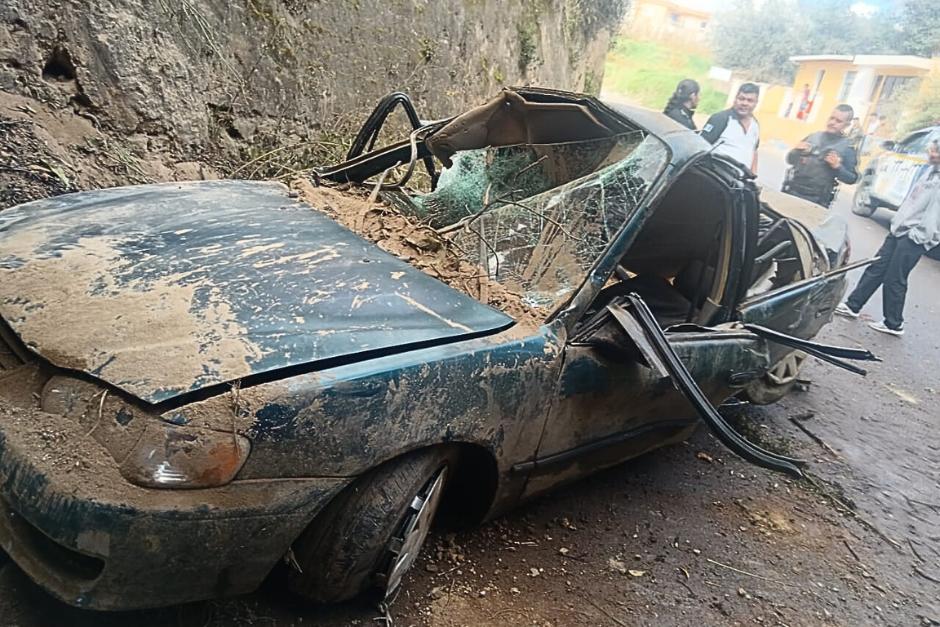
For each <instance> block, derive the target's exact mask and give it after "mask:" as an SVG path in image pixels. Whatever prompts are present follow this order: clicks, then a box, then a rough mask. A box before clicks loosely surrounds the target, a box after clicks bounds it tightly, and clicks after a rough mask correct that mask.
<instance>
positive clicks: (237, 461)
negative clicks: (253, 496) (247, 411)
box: [121, 421, 251, 489]
mask: <svg viewBox="0 0 940 627" xmlns="http://www.w3.org/2000/svg"><path fill="white" fill-rule="evenodd" d="M250 450H251V442H250V441H249V440H248V438H246V437H243V436H241V435H238V434H236V433H224V432H221V431H212V430H209V429H199V428H194V427H178V426H175V425H171V424H166V423H162V422H158V421H152V422H150V423H149V424H148V425H147V427H146V429H145V430H144V433H143V435H142V436H141V438H140V440H138V442H137V444H136V446H135V447H134V449H133V450H132V451H131V453H130V454H129V455H128V456H127V458H126V459H125V460H124V462H123V463H122V464H121V474H122V475H123V476H124V478H125V479H127V480H128V481H130V482H131V483H135V484H137V485H139V486H143V487H146V488H176V489H187V488H188V489H192V488H212V487H217V486H222V485H225V484H227V483H229V482H230V481H231V480H232V479H234V478H235V475H237V474H238V471H239V470H241V467H242V466H243V465H244V463H245V460H247V459H248V453H249V452H250Z"/></svg>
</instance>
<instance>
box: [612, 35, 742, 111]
mask: <svg viewBox="0 0 940 627" xmlns="http://www.w3.org/2000/svg"><path fill="white" fill-rule="evenodd" d="M712 65H713V63H712V60H711V59H710V58H709V57H708V56H706V55H703V54H701V53H693V52H689V51H687V50H675V49H671V48H669V47H668V46H667V45H665V44H662V43H659V42H653V41H637V40H632V39H627V38H625V37H621V38H620V39H619V40H617V42H616V43H615V44H614V47H613V49H612V50H611V51H610V53H609V54H608V55H607V62H606V64H605V67H604V89H605V91H611V92H616V93H618V94H620V95H622V96H623V97H624V98H625V99H627V100H629V101H631V102H635V103H636V104H639V105H641V106H644V107H649V108H651V109H662V108H663V106H664V105H665V104H666V101H667V100H669V96H671V95H672V92H673V90H674V89H675V88H676V83H678V82H679V81H680V80H682V79H684V78H693V79H695V80H697V81H698V82H699V84H701V85H702V100H701V102H700V103H699V107H698V111H699V112H700V113H705V114H711V113H714V112H716V111H719V110H721V109H723V108H724V106H725V101H726V99H727V94H726V93H724V92H720V91H718V90H716V89H714V88H712V87H710V86H709V85H708V84H707V83H708V78H707V77H708V70H709V68H710V67H711V66H712Z"/></svg>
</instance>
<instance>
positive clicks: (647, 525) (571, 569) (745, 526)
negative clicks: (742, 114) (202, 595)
mask: <svg viewBox="0 0 940 627" xmlns="http://www.w3.org/2000/svg"><path fill="white" fill-rule="evenodd" d="M780 160H781V157H780V154H779V153H774V152H772V151H769V150H768V151H767V152H766V154H765V155H763V156H762V160H761V163H762V164H763V165H762V168H763V171H762V178H763V179H764V180H765V183H766V184H768V185H778V184H779V177H780V176H781V175H782V168H781V167H780V166H779V163H780ZM850 196H851V190H847V191H843V193H842V196H841V197H840V198H839V200H838V202H837V206H836V208H835V211H836V212H838V213H839V214H843V215H845V216H847V219H848V221H849V224H850V227H851V231H852V236H853V251H854V253H853V257H854V258H855V259H859V258H862V257H863V256H865V255H870V254H872V253H873V252H874V251H875V250H876V249H877V247H878V245H879V244H880V242H881V240H882V239H883V237H884V234H885V226H886V224H887V221H888V220H889V219H890V214H889V213H888V212H886V211H884V210H880V211H879V212H878V213H877V214H876V215H875V216H874V219H866V218H860V217H857V216H853V215H851V214H850V212H849V208H848V206H849V199H850ZM856 279H857V277H853V280H852V281H851V283H854V282H855V280H856ZM938 285H940V262H937V261H934V260H931V259H926V258H925V259H923V260H922V262H921V263H920V265H919V266H918V268H917V269H916V270H915V271H914V274H913V276H912V279H911V291H910V295H909V300H908V307H907V316H908V323H907V335H906V336H905V337H903V338H900V339H899V338H894V337H888V336H883V335H880V334H878V333H876V332H874V331H872V330H870V329H868V327H867V326H866V324H865V321H866V320H877V319H878V316H879V314H880V304H879V302H878V301H877V300H873V301H872V302H871V303H870V304H869V305H868V307H866V309H865V310H864V312H863V313H864V316H863V319H861V320H857V321H845V320H836V321H835V322H834V323H833V324H832V325H830V326H829V327H827V328H826V329H825V330H824V331H823V334H822V336H821V338H820V339H822V340H825V341H828V342H831V343H840V344H844V345H850V346H864V347H867V348H870V349H871V350H873V351H874V352H876V353H877V354H878V355H879V356H880V357H882V358H883V360H884V361H883V363H880V364H874V365H873V366H872V367H871V368H870V373H869V375H868V377H867V378H865V379H862V378H859V377H856V376H855V375H852V374H849V373H847V372H844V371H842V370H838V369H835V368H833V367H830V366H828V365H826V364H819V363H813V364H810V365H809V367H808V368H807V369H806V376H807V377H808V378H809V379H810V380H811V383H810V384H808V385H807V386H805V389H803V390H800V391H797V392H795V393H794V394H793V395H791V396H790V397H788V398H787V399H785V400H784V401H782V402H781V403H779V404H777V405H775V406H771V407H768V408H756V407H749V408H746V409H743V410H740V411H739V412H738V414H737V415H736V416H735V421H736V424H738V426H739V428H741V429H742V430H743V431H745V432H746V433H747V434H748V435H749V437H751V438H753V439H756V440H758V441H760V442H762V443H764V444H765V445H766V446H769V447H774V448H776V449H778V450H782V451H787V452H789V453H791V454H794V455H797V456H799V457H802V458H804V459H808V460H811V464H810V469H811V472H812V481H801V482H794V481H791V480H789V479H787V478H784V477H782V476H779V475H775V474H772V473H770V472H767V471H764V470H761V469H758V468H754V467H752V466H749V465H748V464H746V463H744V462H742V461H741V460H739V459H737V458H736V457H734V456H733V455H731V454H730V453H729V452H727V451H726V450H725V449H723V448H722V447H721V445H719V444H718V443H717V442H716V441H715V440H714V439H713V438H711V436H709V435H708V434H707V433H706V432H705V430H704V429H702V430H700V431H699V432H698V433H697V434H696V435H695V436H694V437H693V438H692V439H691V440H690V441H689V442H687V443H685V444H682V445H678V446H674V447H671V448H668V449H664V450H660V451H658V452H655V453H653V454H650V455H648V456H646V457H644V458H642V459H639V460H636V461H633V462H630V463H627V464H624V465H622V466H620V467H618V468H615V469H613V470H610V471H608V472H604V473H602V474H600V475H597V476H595V477H593V478H590V479H588V480H586V481H582V482H580V483H578V484H576V485H573V486H571V487H569V488H567V489H564V490H561V491H559V492H556V493H554V494H552V495H550V496H548V497H545V498H542V499H540V500H538V501H536V502H533V503H531V504H529V505H527V506H525V507H523V508H521V509H519V510H517V511H515V512H513V513H512V514H510V515H508V516H506V517H504V518H502V519H499V520H496V521H494V522H491V523H489V524H487V525H485V526H483V527H480V528H476V529H471V530H466V531H460V532H456V533H453V532H446V531H442V532H439V533H437V534H435V535H433V536H432V537H431V538H430V539H429V543H428V545H427V546H426V550H425V552H424V555H423V558H422V559H421V560H420V561H419V562H418V564H417V566H416V572H415V573H414V574H413V576H411V578H410V580H409V581H408V582H407V584H406V586H405V589H404V591H403V592H402V594H401V595H400V597H399V598H398V600H397V601H396V603H395V604H394V605H393V607H392V608H391V611H390V616H391V618H392V619H393V620H394V624H395V625H430V626H440V627H444V626H457V625H500V626H505V625H538V626H547V625H610V626H615V627H616V626H623V625H702V624H708V625H792V626H795V625H845V626H855V625H940V412H938V410H937V406H938V401H940V396H938V395H940V377H938V374H937V373H938V372H940V331H938V330H937V325H936V321H937V320H938V319H940V316H938V314H940V296H938V292H937V286H938ZM877 298H879V297H878V296H876V299H877ZM797 424H799V426H800V427H802V429H801V428H799V427H798V426H797ZM810 434H812V435H810ZM382 618H383V617H381V616H380V614H379V613H378V612H377V611H375V610H374V609H372V608H369V607H364V606H361V605H350V606H344V607H340V608H334V609H331V610H328V611H327V610H316V609H311V608H306V607H303V606H302V605H299V604H298V603H296V602H295V601H293V600H292V599H290V597H289V596H287V594H286V593H285V592H283V586H282V585H281V584H280V583H279V581H278V580H277V579H276V578H274V579H272V580H271V581H270V582H269V583H268V584H267V585H266V586H265V588H264V589H263V590H261V591H259V592H258V593H256V594H253V595H250V596H247V597H242V598H237V599H230V600H220V601H210V602H206V603H198V604H192V605H187V606H181V607H174V608H168V609H164V610H157V611H151V612H137V613H132V614H96V613H90V612H84V611H80V610H75V609H72V608H69V607H66V606H64V605H62V604H60V603H58V602H56V601H54V600H52V599H50V598H49V597H48V596H47V595H46V594H44V593H43V592H42V591H41V590H39V589H38V588H36V587H35V586H34V585H33V584H31V583H30V582H29V581H28V579H27V578H26V577H25V576H24V575H23V574H22V573H21V572H20V571H19V570H18V569H16V568H15V567H14V566H12V565H9V564H8V565H7V566H5V567H4V568H3V569H2V570H0V624H2V625H19V626H21V627H34V626H46V625H60V624H69V625H75V626H78V627H85V626H91V625H95V626H106V627H110V626H118V625H130V624H133V625H138V626H141V627H157V626H160V627H164V626H165V627H170V626H173V627H177V626H187V627H188V626H190V625H192V626H200V627H201V626H221V625H269V626H277V627H280V626H287V625H324V626H331V627H332V626H340V625H362V626H366V625H381V624H383V623H382V620H381V619H382Z"/></svg>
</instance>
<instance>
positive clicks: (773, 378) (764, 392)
mask: <svg viewBox="0 0 940 627" xmlns="http://www.w3.org/2000/svg"><path fill="white" fill-rule="evenodd" d="M805 360H806V354H805V353H802V352H800V351H793V352H792V353H790V354H788V355H787V356H786V357H784V358H783V359H781V360H780V361H778V362H777V363H776V364H774V366H773V368H771V369H770V370H769V371H767V373H766V374H765V375H764V376H763V377H761V378H760V379H757V380H756V381H752V382H750V383H748V385H747V387H746V388H744V396H745V397H746V398H747V400H749V401H750V402H752V403H754V404H755V405H770V404H772V403H776V402H777V401H779V400H780V399H782V398H783V397H784V396H786V395H787V394H789V393H790V392H791V391H793V388H794V387H796V383H797V379H798V378H799V375H800V369H801V368H802V367H803V362H804V361H805Z"/></svg>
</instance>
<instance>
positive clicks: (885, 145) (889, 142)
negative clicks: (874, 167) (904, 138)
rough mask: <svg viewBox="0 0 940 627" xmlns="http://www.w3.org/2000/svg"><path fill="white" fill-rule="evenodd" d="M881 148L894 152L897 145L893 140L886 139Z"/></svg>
mask: <svg viewBox="0 0 940 627" xmlns="http://www.w3.org/2000/svg"><path fill="white" fill-rule="evenodd" d="M881 147H882V148H884V149H885V150H894V149H895V148H897V147H898V143H897V142H896V141H894V140H891V139H886V140H885V141H883V142H881Z"/></svg>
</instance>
